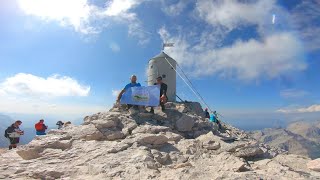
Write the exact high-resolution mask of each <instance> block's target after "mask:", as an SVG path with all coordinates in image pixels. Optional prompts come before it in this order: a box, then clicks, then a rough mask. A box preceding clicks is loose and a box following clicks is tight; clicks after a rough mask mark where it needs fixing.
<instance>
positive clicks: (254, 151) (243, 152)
mask: <svg viewBox="0 0 320 180" xmlns="http://www.w3.org/2000/svg"><path fill="white" fill-rule="evenodd" d="M262 154H263V151H262V150H261V149H260V148H259V147H243V148H240V149H237V151H236V152H235V153H234V155H235V156H237V157H242V158H258V157H260V156H261V155H262Z"/></svg>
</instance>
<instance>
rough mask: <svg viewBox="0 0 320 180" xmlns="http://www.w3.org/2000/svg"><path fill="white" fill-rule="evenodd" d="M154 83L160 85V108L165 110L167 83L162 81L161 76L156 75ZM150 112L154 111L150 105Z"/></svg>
mask: <svg viewBox="0 0 320 180" xmlns="http://www.w3.org/2000/svg"><path fill="white" fill-rule="evenodd" d="M154 85H159V86H160V106H161V110H162V111H164V110H165V106H164V104H165V103H166V102H167V99H168V97H167V89H168V85H167V84H166V83H164V82H163V81H162V77H161V76H159V77H157V82H156V83H154ZM150 113H154V109H153V107H151V110H150Z"/></svg>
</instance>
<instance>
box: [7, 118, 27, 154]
mask: <svg viewBox="0 0 320 180" xmlns="http://www.w3.org/2000/svg"><path fill="white" fill-rule="evenodd" d="M21 124H22V122H21V121H20V120H17V121H16V122H15V123H13V124H12V125H11V126H9V127H8V128H7V129H6V130H5V132H4V137H6V138H8V139H9V141H10V145H9V150H11V149H12V148H17V144H18V143H19V141H20V136H21V135H23V134H24V131H21V130H20V125H21Z"/></svg>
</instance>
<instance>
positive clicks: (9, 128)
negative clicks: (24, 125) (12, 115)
mask: <svg viewBox="0 0 320 180" xmlns="http://www.w3.org/2000/svg"><path fill="white" fill-rule="evenodd" d="M9 133H12V127H11V126H9V127H8V128H7V129H6V130H5V131H4V137H5V138H9Z"/></svg>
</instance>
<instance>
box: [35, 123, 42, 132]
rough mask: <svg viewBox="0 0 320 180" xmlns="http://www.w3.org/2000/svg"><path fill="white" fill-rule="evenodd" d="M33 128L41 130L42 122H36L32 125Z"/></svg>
mask: <svg viewBox="0 0 320 180" xmlns="http://www.w3.org/2000/svg"><path fill="white" fill-rule="evenodd" d="M34 128H35V129H36V130H37V131H43V124H42V123H37V124H35V125H34Z"/></svg>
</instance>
